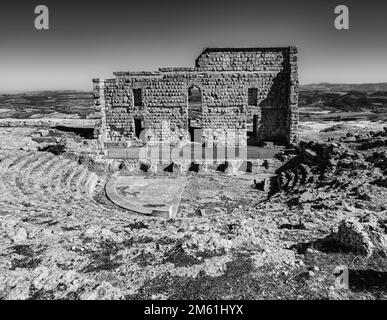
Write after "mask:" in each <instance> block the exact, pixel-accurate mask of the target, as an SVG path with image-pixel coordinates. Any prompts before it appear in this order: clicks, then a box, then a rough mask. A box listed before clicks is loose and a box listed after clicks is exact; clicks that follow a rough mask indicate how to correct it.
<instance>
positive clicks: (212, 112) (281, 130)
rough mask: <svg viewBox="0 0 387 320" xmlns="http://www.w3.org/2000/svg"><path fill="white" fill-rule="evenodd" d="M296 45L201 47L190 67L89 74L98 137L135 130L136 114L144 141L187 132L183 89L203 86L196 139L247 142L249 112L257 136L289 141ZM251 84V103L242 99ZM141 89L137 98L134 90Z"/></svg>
mask: <svg viewBox="0 0 387 320" xmlns="http://www.w3.org/2000/svg"><path fill="white" fill-rule="evenodd" d="M296 54H297V51H296V49H295V48H294V47H283V48H249V49H227V48H225V49H215V48H214V49H206V50H204V51H203V53H202V54H201V55H200V56H199V57H198V58H197V59H196V62H195V67H194V68H160V69H159V70H158V71H155V72H116V73H115V76H116V78H115V79H105V80H103V79H94V80H93V84H94V101H95V106H96V109H97V111H100V112H101V119H100V120H99V124H98V125H97V127H96V129H95V136H96V137H97V138H99V139H100V140H101V141H103V142H116V143H117V142H118V143H119V141H130V140H131V139H134V138H135V134H136V128H135V121H136V119H137V121H141V126H142V128H143V129H144V130H143V133H142V136H141V138H142V139H146V140H148V141H168V142H171V141H178V140H185V139H188V105H189V103H188V90H189V88H190V87H191V86H196V87H198V88H199V89H200V91H201V95H202V97H201V107H202V108H201V110H202V111H201V116H200V117H199V119H198V122H199V125H200V127H201V137H202V142H203V143H205V144H207V145H208V146H212V145H213V144H214V143H222V144H236V145H242V146H243V145H245V144H246V142H247V132H246V122H247V117H248V115H252V114H254V115H257V117H258V120H259V121H258V130H257V132H258V133H257V134H258V135H259V139H260V140H282V141H287V142H293V141H294V139H295V138H296V132H297V122H298V101H297V99H298V79H297V60H296V59H297V57H296ZM249 88H256V89H257V90H256V91H255V92H256V94H257V97H256V98H257V99H256V105H252V106H251V105H249V104H248V92H249ZM136 89H141V104H140V105H139V104H138V102H137V103H135V97H134V95H135V93H134V90H136Z"/></svg>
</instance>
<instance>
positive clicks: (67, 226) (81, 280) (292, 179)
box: [0, 124, 387, 299]
mask: <svg viewBox="0 0 387 320" xmlns="http://www.w3.org/2000/svg"><path fill="white" fill-rule="evenodd" d="M307 125H308V126H309V128H308V130H310V128H311V126H312V125H311V124H307ZM328 128H329V126H328ZM312 129H313V128H312ZM323 129H324V128H320V129H319V130H317V129H316V132H318V133H320V131H321V130H323ZM325 129H326V128H325ZM339 129H340V130H341V131H342V132H341V133H338V132H337V127H336V128H333V129H332V131H331V133H329V132H330V131H329V130H328V131H327V132H324V133H321V134H323V135H324V139H328V138H332V141H330V142H322V140H321V141H319V142H316V143H315V144H310V143H309V142H308V143H309V144H308V145H306V146H307V147H306V148H305V150H309V151H300V152H299V154H297V153H296V154H294V155H284V156H283V159H282V161H283V163H284V164H286V163H287V161H289V159H291V158H292V157H300V158H299V159H300V160H299V162H297V164H296V166H295V167H289V168H290V169H289V168H288V169H287V167H284V171H283V177H285V178H284V179H285V180H286V181H282V182H281V183H280V184H281V186H282V187H281V188H280V189H279V190H276V191H275V192H274V191H273V192H270V193H269V194H267V193H265V192H264V191H261V190H258V189H255V188H254V178H255V177H254V175H252V174H244V175H227V174H225V173H215V172H214V173H200V172H199V173H195V172H190V173H187V178H188V181H187V184H186V187H185V189H184V192H183V194H182V199H181V203H180V208H179V213H180V217H179V218H175V219H162V218H157V217H146V216H141V215H138V214H134V213H132V212H129V211H127V210H124V209H121V208H120V207H118V206H116V205H114V204H113V203H111V202H110V201H109V200H108V199H107V198H106V196H105V193H104V185H105V183H106V181H107V180H108V179H109V177H110V173H109V174H108V173H106V174H103V173H101V172H95V171H93V168H92V167H90V166H88V165H87V164H86V163H83V162H82V161H81V160H80V159H78V160H77V159H74V158H72V157H68V156H67V155H66V153H61V154H59V155H56V154H53V153H52V152H48V151H38V150H37V148H38V147H39V144H38V143H37V142H34V141H32V140H31V135H34V134H36V132H35V131H36V129H26V128H0V141H2V142H4V143H2V144H1V145H0V146H1V149H0V204H1V206H0V252H1V254H0V299H347V298H349V299H386V297H387V288H386V285H387V276H386V275H387V263H386V262H387V260H386V256H385V254H384V251H383V249H384V248H383V244H382V247H380V248H379V247H377V245H376V244H375V245H374V246H373V247H372V248H373V249H372V251H370V252H368V253H367V254H360V253H359V252H357V251H356V250H352V249H351V248H348V247H347V248H344V247H340V246H337V245H336V246H332V245H331V246H330V245H329V244H330V242H326V241H325V242H324V241H323V240H324V239H325V238H327V237H329V236H330V235H331V234H332V233H333V232H335V231H337V228H338V226H339V224H340V221H342V220H343V219H349V218H353V219H362V220H361V221H362V223H363V222H364V221H365V220H364V219H365V217H367V219H368V220H367V221H371V222H372V223H371V222H367V223H368V224H367V226H368V225H370V226H372V227H373V228H374V229H373V230H374V231H375V230H376V231H377V235H378V236H380V239H385V238H386V232H387V225H386V223H387V203H386V199H387V184H385V181H386V168H387V162H386V161H387V153H386V152H387V151H386V141H387V133H383V132H382V131H381V133H380V135H377V134H370V133H368V132H369V130H363V131H362V130H360V129H356V130H354V131H353V132H352V131H351V130H348V128H339ZM348 132H349V133H348ZM59 140H60V139H58V141H59ZM304 140H305V138H304ZM306 140H308V139H306ZM5 141H6V143H5ZM308 141H309V140H308ZM324 141H325V140H324ZM320 149H321V150H325V151H324V152H323V153H322V154H324V156H321V157H320V156H319V152H320V151H319V150H320ZM326 150H328V151H326ZM306 152H307V153H308V154H311V157H312V158H313V159H314V160H308V161H307V160H306V158H305V154H306ZM313 153H316V154H313ZM321 159H322V160H321ZM324 161H325V162H324ZM328 164H329V165H328ZM305 167H307V170H306V169H305ZM303 170H306V171H307V173H305V172H306V171H303ZM359 221H360V220H359ZM367 230H368V229H367ZM383 230H384V231H383ZM376 231H375V232H376ZM359 234H362V233H361V232H360V233H359ZM375 234H376V233H375ZM371 240H372V241H373V238H372V237H371ZM367 248H368V247H367ZM369 248H371V247H369ZM370 250H371V249H370ZM339 265H345V266H346V267H347V268H348V270H349V279H350V280H349V289H348V290H346V289H339V288H338V287H337V286H336V276H335V275H334V269H335V268H336V267H337V266H339Z"/></svg>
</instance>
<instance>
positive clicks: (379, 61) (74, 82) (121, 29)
mask: <svg viewBox="0 0 387 320" xmlns="http://www.w3.org/2000/svg"><path fill="white" fill-rule="evenodd" d="M38 4H45V5H47V6H48V8H49V10H50V30H45V31H37V30H35V28H34V19H35V14H34V8H35V6H36V5H38ZM339 4H345V5H347V6H348V7H349V12H350V29H349V30H344V31H338V30H336V29H335V28H334V24H333V22H334V19H335V14H334V8H335V6H336V5H339ZM386 33H387V1H376V0H366V1H341V0H337V1H331V0H324V1H313V0H309V1H302V0H291V1H290V0H287V1H285V0H265V1H262V0H235V1H226V0H223V1H220V0H205V1H201V0H189V1H185V0H178V1H177V0H176V1H171V0H157V1H156V0H154V1H149V0H148V1H147V0H145V1H128V0H127V1H117V0H110V1H103V2H99V1H97V0H94V1H73V0H67V1H59V0H57V1H53V0H42V1H21V0H19V1H16V0H13V1H9V0H1V3H0V46H1V47H0V48H1V51H0V91H1V92H11V91H25V90H42V89H46V90H53V89H80V90H90V89H91V87H92V84H91V79H92V78H93V77H112V72H113V71H118V70H121V71H127V70H154V69H157V68H158V67H167V66H193V64H194V60H195V58H196V57H197V56H198V55H199V54H200V52H201V51H202V49H203V48H205V47H209V46H215V47H238V46H240V47H249V46H250V47H253V46H260V45H263V46H268V45H296V46H297V47H298V48H299V74H300V82H301V83H312V82H345V83H360V82H383V81H387V40H386Z"/></svg>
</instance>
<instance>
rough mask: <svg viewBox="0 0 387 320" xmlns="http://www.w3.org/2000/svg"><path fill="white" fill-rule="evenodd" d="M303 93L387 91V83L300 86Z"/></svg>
mask: <svg viewBox="0 0 387 320" xmlns="http://www.w3.org/2000/svg"><path fill="white" fill-rule="evenodd" d="M300 90H301V91H325V92H340V91H362V92H374V91H387V82H381V83H355V84H343V83H313V84H304V85H300Z"/></svg>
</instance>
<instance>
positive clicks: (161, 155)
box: [106, 144, 285, 161]
mask: <svg viewBox="0 0 387 320" xmlns="http://www.w3.org/2000/svg"><path fill="white" fill-rule="evenodd" d="M283 150H285V147H284V146H274V147H273V148H264V147H257V146H247V147H232V148H231V147H228V148H225V147H214V148H209V147H202V146H200V145H199V144H188V145H185V146H182V147H172V146H169V145H157V146H144V147H128V148H122V147H120V148H107V149H106V151H107V153H106V157H107V158H109V159H153V160H156V159H161V160H192V161H194V160H211V159H213V160H241V159H245V160H254V159H273V158H274V156H275V155H276V154H278V153H279V152H281V151H283Z"/></svg>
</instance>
